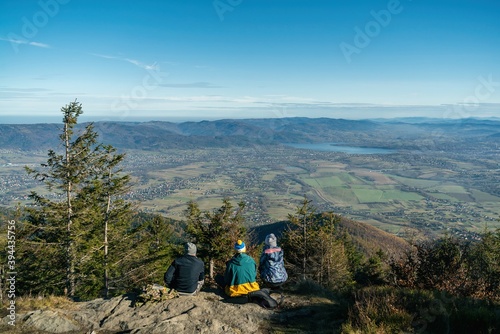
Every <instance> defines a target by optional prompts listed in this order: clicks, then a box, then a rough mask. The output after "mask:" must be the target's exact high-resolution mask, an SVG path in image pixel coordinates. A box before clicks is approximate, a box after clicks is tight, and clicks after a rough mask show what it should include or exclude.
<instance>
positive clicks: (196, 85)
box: [159, 82, 222, 88]
mask: <svg viewBox="0 0 500 334" xmlns="http://www.w3.org/2000/svg"><path fill="white" fill-rule="evenodd" d="M159 86H161V87H167V88H222V86H216V85H214V84H212V83H210V82H190V83H170V84H161V85H159Z"/></svg>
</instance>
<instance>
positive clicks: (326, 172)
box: [0, 121, 500, 238]
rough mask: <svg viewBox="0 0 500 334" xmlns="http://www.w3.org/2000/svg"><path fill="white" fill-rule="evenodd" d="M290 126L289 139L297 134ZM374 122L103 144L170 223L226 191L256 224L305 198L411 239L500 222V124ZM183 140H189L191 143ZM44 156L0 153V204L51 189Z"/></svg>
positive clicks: (283, 215)
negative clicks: (43, 175) (43, 172)
mask: <svg viewBox="0 0 500 334" xmlns="http://www.w3.org/2000/svg"><path fill="white" fill-rule="evenodd" d="M353 122H354V121H353ZM208 123H212V122H208ZM303 123H304V121H302V123H301V126H303ZM196 124H198V125H200V123H195V124H194V125H191V126H196ZM242 124H246V123H244V122H242ZM353 124H355V123H353ZM246 125H248V124H246ZM291 125H292V126H291ZM291 125H290V123H289V124H288V127H289V128H288V132H286V133H287V134H290V133H294V127H293V125H294V124H291ZM373 125H374V126H373V127H372V128H368V130H367V129H366V128H363V129H358V128H342V129H338V128H335V127H333V126H332V127H331V128H330V131H329V130H328V128H323V127H322V128H321V129H320V130H318V128H317V125H314V124H313V125H311V126H310V129H308V130H307V131H310V132H307V131H306V130H304V129H303V128H302V130H300V134H301V135H300V136H299V135H297V133H299V131H297V130H295V134H296V136H295V137H290V136H280V135H279V134H280V132H279V131H285V129H282V130H279V129H278V127H277V126H276V122H275V123H273V127H271V126H269V125H268V126H266V127H263V126H261V127H260V130H259V131H260V132H259V131H257V132H256V133H258V134H259V136H257V137H255V138H252V137H251V136H246V135H243V136H241V135H239V134H238V135H237V136H236V135H235V134H234V132H235V131H236V130H235V129H234V127H233V128H232V129H231V133H225V132H224V131H222V134H221V133H220V131H221V130H220V128H219V133H207V132H205V133H204V135H205V136H206V137H204V138H205V140H203V138H199V139H201V141H200V142H204V144H200V143H195V144H193V142H192V139H193V137H194V136H195V135H193V134H190V135H189V136H186V135H185V134H182V135H179V136H178V137H175V138H176V139H175V140H173V142H172V145H168V143H165V142H164V140H165V139H161V138H159V139H158V141H159V142H160V143H161V144H160V145H153V144H152V143H149V144H148V145H142V147H141V145H130V143H127V144H126V145H125V144H123V145H121V144H120V142H116V141H115V142H113V140H114V139H113V138H111V137H109V135H106V133H105V132H103V135H102V138H101V137H100V140H101V141H103V142H106V137H108V139H110V141H111V142H112V144H113V145H115V146H116V147H118V148H119V150H120V151H123V152H125V153H126V154H127V156H126V158H125V161H124V164H123V166H122V167H123V171H124V172H125V173H128V174H130V175H131V176H132V179H133V186H132V188H131V189H130V191H129V192H128V193H127V195H126V199H128V200H130V201H133V202H135V203H137V205H138V208H139V209H142V210H144V211H148V212H155V213H161V214H162V215H164V216H166V217H169V218H173V219H178V220H182V219H183V218H184V211H185V209H186V207H187V203H188V202H189V201H191V200H192V201H196V202H198V203H199V205H200V208H201V209H205V210H208V209H212V208H216V207H218V206H219V205H220V203H221V200H222V199H223V198H226V197H227V198H229V199H231V200H232V201H233V202H239V201H243V202H245V204H246V211H245V217H246V221H247V223H248V225H250V226H257V225H264V224H269V223H273V222H276V221H282V220H285V219H287V216H288V214H292V213H294V212H295V210H296V208H297V206H298V205H299V203H300V201H301V200H302V199H303V198H304V196H307V197H308V198H309V199H312V200H313V203H314V205H315V206H316V208H317V210H318V211H333V212H335V213H338V214H341V215H342V216H344V217H346V218H349V219H353V220H358V221H361V222H366V223H368V224H370V225H373V226H376V227H378V228H381V229H383V230H385V231H388V232H390V233H393V234H395V235H399V236H402V237H405V238H413V237H416V236H422V235H427V236H429V235H438V234H443V233H448V234H459V235H465V236H466V237H470V238H474V236H475V235H476V233H481V232H483V231H484V230H485V228H486V229H493V228H498V227H500V223H499V221H498V218H499V217H500V205H499V204H500V185H499V182H498V180H499V178H500V152H499V147H498V146H499V144H498V142H499V141H498V138H499V137H497V136H496V134H497V133H498V132H500V122H491V123H488V124H486V125H485V124H483V123H481V122H477V123H473V124H472V125H471V124H464V122H461V123H460V124H458V125H457V124H454V126H453V127H452V128H450V127H449V124H448V123H440V124H438V125H436V124H433V123H401V124H400V123H398V124H388V123H375V122H374V123H373ZM315 126H316V127H315ZM99 127H102V125H99V123H96V128H97V129H99ZM241 128H242V126H240V132H241ZM389 128H390V129H391V130H390V131H387V129H389ZM409 129H410V130H409ZM436 129H438V130H439V131H438V130H436ZM443 129H444V130H443ZM464 129H465V130H466V131H464ZM481 129H482V130H481ZM124 131H125V130H124ZM269 131H271V132H269ZM283 133H285V132H283ZM304 133H306V134H308V136H305V135H304ZM263 134H265V136H264V135H263ZM128 136H130V134H128ZM182 136H184V137H182ZM183 138H189V140H190V141H189V143H190V144H189V145H185V146H183V144H182V143H183ZM207 138H208V139H209V140H208V139H207ZM228 138H229V139H231V138H234V140H229V139H228ZM241 138H245V140H242V139H241ZM294 138H295V140H294ZM170 140H172V139H170ZM186 142H187V140H186ZM106 143H107V142H106ZM289 143H294V145H289ZM332 143H339V144H338V145H340V146H341V147H342V149H336V148H335V147H334V146H335V145H337V144H334V145H332ZM174 144H175V145H174ZM311 144H312V146H311ZM308 145H309V146H308ZM325 147H326V149H325ZM329 147H331V148H332V149H331V150H330V149H329ZM346 148H347V150H346ZM46 158H47V156H46V150H45V149H41V148H39V149H36V148H35V147H32V146H31V147H29V149H21V148H16V147H15V145H11V147H7V148H5V146H4V148H1V149H0V205H2V206H7V207H14V206H16V205H19V204H20V205H30V201H29V199H28V194H29V192H30V191H31V190H34V189H36V190H37V191H39V192H42V193H45V194H47V190H45V189H44V188H43V186H42V184H40V183H39V182H37V181H35V180H33V179H31V178H30V177H29V176H28V175H27V174H26V172H25V171H24V166H25V165H29V166H32V167H33V166H37V167H38V166H39V165H40V163H43V162H44V161H46ZM48 195H51V194H48ZM52 195H53V196H58V195H57V194H55V193H54V194H52Z"/></svg>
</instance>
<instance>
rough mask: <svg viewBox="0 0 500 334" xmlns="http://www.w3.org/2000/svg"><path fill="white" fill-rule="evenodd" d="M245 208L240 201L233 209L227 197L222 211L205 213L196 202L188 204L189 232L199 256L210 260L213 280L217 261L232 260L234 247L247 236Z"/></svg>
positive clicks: (210, 273)
mask: <svg viewBox="0 0 500 334" xmlns="http://www.w3.org/2000/svg"><path fill="white" fill-rule="evenodd" d="M244 208H245V204H244V203H243V202H239V203H238V208H236V209H234V208H233V206H232V204H231V202H230V201H229V199H227V198H224V199H223V201H222V206H221V207H220V208H218V209H215V210H213V211H212V212H210V211H206V212H204V213H202V212H201V210H200V208H199V207H198V204H197V203H195V202H193V201H191V202H189V203H188V208H187V210H186V217H187V223H188V225H187V229H186V231H187V233H188V234H189V235H190V236H192V237H193V238H194V242H195V243H196V244H197V245H198V247H199V249H200V252H199V253H200V256H201V257H205V258H206V259H207V260H208V263H209V276H210V278H211V279H213V278H214V266H215V262H217V261H219V262H223V261H226V260H227V259H228V258H229V257H231V254H232V253H233V247H232V245H233V244H234V243H235V242H236V241H237V240H238V239H240V238H245V237H246V228H245V227H244V226H243V221H244V217H243V215H242V213H243V209H244Z"/></svg>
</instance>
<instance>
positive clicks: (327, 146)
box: [285, 143, 396, 154]
mask: <svg viewBox="0 0 500 334" xmlns="http://www.w3.org/2000/svg"><path fill="white" fill-rule="evenodd" d="M285 145H287V146H290V147H294V148H300V149H305V150H313V151H326V152H343V153H349V154H391V153H396V150H391V149H388V148H377V147H356V146H344V145H338V144H336V143H315V144H285Z"/></svg>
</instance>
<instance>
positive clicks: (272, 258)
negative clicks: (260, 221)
mask: <svg viewBox="0 0 500 334" xmlns="http://www.w3.org/2000/svg"><path fill="white" fill-rule="evenodd" d="M264 242H265V246H264V249H263V250H262V255H261V256H260V262H259V273H260V278H261V279H262V280H263V281H264V283H266V285H268V286H270V287H271V288H277V287H280V286H281V285H283V283H285V282H286V280H287V279H288V274H287V272H286V269H285V262H284V260H283V249H281V247H278V245H277V242H276V236H275V235H274V234H273V233H271V234H268V235H267V236H266V239H265V241H264Z"/></svg>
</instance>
